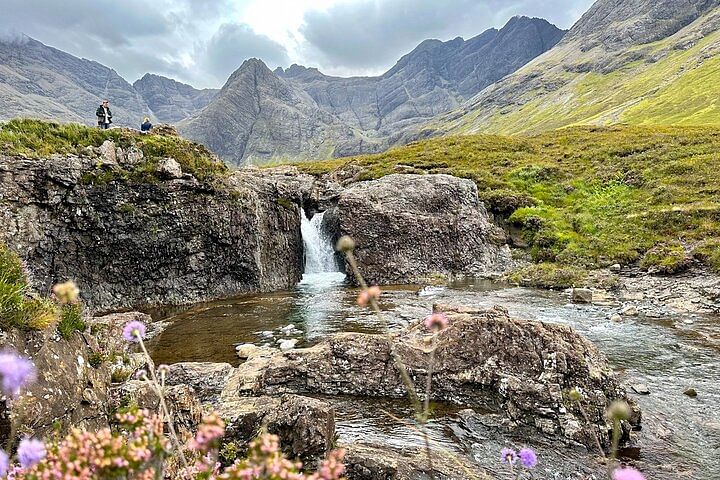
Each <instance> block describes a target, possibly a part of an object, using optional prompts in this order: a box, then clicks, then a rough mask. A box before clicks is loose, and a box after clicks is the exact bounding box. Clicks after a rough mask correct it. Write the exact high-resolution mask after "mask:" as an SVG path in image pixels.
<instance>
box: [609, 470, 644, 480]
mask: <svg viewBox="0 0 720 480" xmlns="http://www.w3.org/2000/svg"><path fill="white" fill-rule="evenodd" d="M613 480H645V477H644V476H643V474H642V473H640V472H638V471H637V470H635V469H634V468H630V467H625V468H618V469H616V470H615V471H614V472H613Z"/></svg>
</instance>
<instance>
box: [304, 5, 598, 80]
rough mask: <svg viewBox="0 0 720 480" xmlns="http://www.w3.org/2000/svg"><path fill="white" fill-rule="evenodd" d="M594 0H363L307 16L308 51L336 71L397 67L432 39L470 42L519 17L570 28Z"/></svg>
mask: <svg viewBox="0 0 720 480" xmlns="http://www.w3.org/2000/svg"><path fill="white" fill-rule="evenodd" d="M592 3H593V0H514V1H509V0H485V1H478V0H446V1H442V2H438V1H437V0H357V1H354V2H351V3H340V4H336V5H334V6H332V7H330V8H327V9H324V10H311V11H308V12H307V13H306V14H305V17H304V23H303V25H302V27H301V28H300V33H301V34H302V35H303V37H304V39H305V40H306V42H307V45H306V46H305V53H306V54H307V56H308V57H310V58H313V59H314V60H315V61H316V62H318V63H319V64H321V65H323V66H325V67H329V68H330V69H347V68H348V67H350V68H355V69H360V70H363V69H365V70H377V69H380V68H387V67H389V66H391V65H392V64H393V63H394V62H395V61H396V60H397V59H398V58H399V57H400V56H402V55H403V54H405V53H407V52H409V51H410V50H411V49H412V48H414V47H415V46H416V45H417V44H418V43H420V42H421V41H422V40H424V39H427V38H439V39H442V40H446V39H451V38H454V37H457V36H463V37H465V38H469V37H472V36H475V35H478V34H480V33H482V32H483V31H484V30H486V29H488V28H491V27H498V28H499V27H501V26H502V25H503V24H504V23H505V22H507V20H509V19H510V18H511V17H512V16H514V15H528V16H539V17H543V18H546V19H548V20H550V21H551V22H554V23H556V24H557V25H558V26H560V27H564V28H567V27H569V26H570V24H572V23H573V22H574V21H575V20H576V19H577V16H578V14H579V12H582V11H584V10H585V8H586V7H588V6H589V5H590V4H592Z"/></svg>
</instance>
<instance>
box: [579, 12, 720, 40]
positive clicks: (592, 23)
mask: <svg viewBox="0 0 720 480" xmlns="http://www.w3.org/2000/svg"><path fill="white" fill-rule="evenodd" d="M718 6H720V0H598V1H597V2H595V3H594V4H593V6H592V7H590V9H589V10H588V11H587V12H586V13H585V15H583V16H582V18H580V20H578V22H577V23H576V24H575V25H574V26H573V27H572V29H571V30H570V32H569V33H568V35H567V36H566V38H565V41H567V42H570V41H578V42H581V43H582V44H583V47H584V49H585V50H587V49H590V48H592V47H594V46H597V45H603V46H604V47H605V48H606V49H608V50H612V49H615V48H623V47H626V46H628V45H631V44H641V43H649V42H654V41H657V40H660V39H662V38H666V37H668V36H670V35H673V34H674V33H676V32H678V31H679V30H680V29H682V28H683V27H685V26H687V25H689V24H690V23H692V22H694V21H695V20H697V19H698V18H699V17H700V16H702V15H703V14H705V13H707V12H709V11H710V10H712V9H713V8H717V7H718Z"/></svg>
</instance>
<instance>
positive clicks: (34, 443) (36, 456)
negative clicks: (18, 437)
mask: <svg viewBox="0 0 720 480" xmlns="http://www.w3.org/2000/svg"><path fill="white" fill-rule="evenodd" d="M46 454H47V452H46V451H45V444H44V443H43V442H41V441H40V440H37V439H35V438H24V439H22V441H20V445H18V449H17V458H18V461H19V462H20V466H21V467H22V468H30V467H32V466H33V465H35V464H36V463H38V462H39V461H40V460H42V459H43V458H45V455H46Z"/></svg>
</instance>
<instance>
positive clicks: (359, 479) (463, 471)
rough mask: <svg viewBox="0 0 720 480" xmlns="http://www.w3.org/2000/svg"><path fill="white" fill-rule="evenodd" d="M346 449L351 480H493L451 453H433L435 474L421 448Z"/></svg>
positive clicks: (375, 446) (365, 447)
mask: <svg viewBox="0 0 720 480" xmlns="http://www.w3.org/2000/svg"><path fill="white" fill-rule="evenodd" d="M341 447H343V448H345V450H346V452H345V461H344V463H345V468H346V478H347V479H348V480H416V479H424V478H428V479H430V478H438V479H440V478H441V479H444V480H490V479H492V478H494V477H492V476H490V475H489V474H488V473H486V472H485V471H484V469H482V468H481V467H479V466H478V465H475V464H474V463H472V462H471V461H470V460H468V458H467V457H466V456H465V455H457V454H455V453H453V452H450V451H442V452H439V451H438V450H437V449H434V451H433V453H434V454H433V457H432V462H433V463H432V471H430V469H429V468H428V467H427V457H426V456H425V451H424V450H423V449H419V448H404V449H398V448H393V447H391V446H388V445H367V444H357V443H355V444H352V445H347V446H344V445H341Z"/></svg>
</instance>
